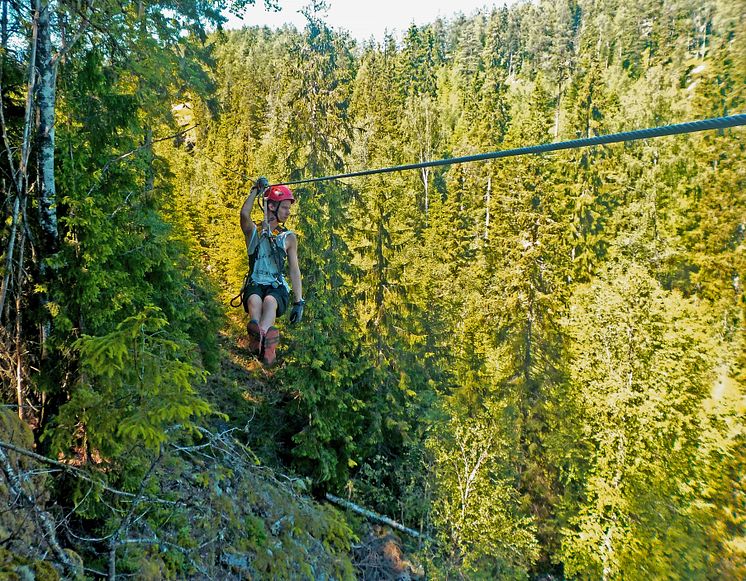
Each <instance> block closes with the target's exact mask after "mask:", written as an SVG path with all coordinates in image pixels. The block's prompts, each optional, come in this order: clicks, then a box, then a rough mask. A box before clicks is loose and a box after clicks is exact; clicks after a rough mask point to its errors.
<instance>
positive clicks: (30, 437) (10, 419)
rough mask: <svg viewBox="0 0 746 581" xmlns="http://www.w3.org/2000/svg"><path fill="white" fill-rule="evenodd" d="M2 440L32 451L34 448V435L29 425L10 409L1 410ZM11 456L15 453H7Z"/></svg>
mask: <svg viewBox="0 0 746 581" xmlns="http://www.w3.org/2000/svg"><path fill="white" fill-rule="evenodd" d="M0 439H1V440H3V441H4V442H8V443H9V444H13V445H15V446H18V447H19V448H26V449H27V450H30V449H31V448H33V447H34V434H33V433H32V432H31V428H30V427H29V425H28V424H27V423H26V422H24V421H23V420H21V419H20V418H19V417H18V414H16V413H15V412H13V411H11V410H9V409H8V408H0ZM6 453H7V454H8V455H9V456H10V455H13V454H14V453H13V452H6Z"/></svg>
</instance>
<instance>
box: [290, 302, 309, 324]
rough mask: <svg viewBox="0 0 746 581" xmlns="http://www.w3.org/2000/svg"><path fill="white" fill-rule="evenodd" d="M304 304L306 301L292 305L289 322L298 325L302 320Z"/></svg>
mask: <svg viewBox="0 0 746 581" xmlns="http://www.w3.org/2000/svg"><path fill="white" fill-rule="evenodd" d="M305 304H306V301H304V300H302V299H301V300H299V301H298V302H297V303H293V309H292V310H291V311H290V322H291V323H293V324H295V323H300V321H301V319H302V318H303V305H305Z"/></svg>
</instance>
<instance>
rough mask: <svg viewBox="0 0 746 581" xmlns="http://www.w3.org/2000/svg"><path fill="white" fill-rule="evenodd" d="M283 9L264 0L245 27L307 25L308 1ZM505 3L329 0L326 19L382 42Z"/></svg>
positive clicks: (234, 24) (288, 0)
mask: <svg viewBox="0 0 746 581" xmlns="http://www.w3.org/2000/svg"><path fill="white" fill-rule="evenodd" d="M276 1H277V3H278V4H279V5H280V6H281V7H282V10H281V11H280V12H271V11H267V10H266V8H265V7H264V0H256V4H254V5H253V6H249V7H247V8H246V11H245V13H244V15H243V24H245V25H246V26H265V25H266V26H269V27H270V28H278V27H280V26H282V25H283V24H284V23H286V22H289V23H291V24H294V25H295V27H296V28H298V29H302V28H303V27H304V26H305V22H306V21H305V18H304V17H303V16H302V15H301V14H300V10H301V8H303V7H304V6H306V5H307V4H308V3H309V0H276ZM506 3H509V2H507V1H506V0H499V1H495V0H458V1H454V0H327V4H328V6H329V10H328V11H327V17H326V18H324V20H325V21H326V22H327V24H329V26H331V27H332V28H334V29H335V30H340V29H344V30H347V31H348V32H350V34H351V36H352V37H353V38H355V39H357V40H359V41H364V40H368V39H370V38H371V37H373V38H375V40H377V41H379V42H380V41H381V40H383V36H384V32H385V31H386V30H388V31H389V32H390V33H393V34H394V35H395V36H396V37H397V38H401V37H402V33H403V32H405V31H406V30H407V28H409V26H410V25H411V24H412V23H414V24H417V25H418V26H420V25H423V24H428V23H430V22H433V21H434V20H435V19H436V18H438V17H439V16H440V17H443V18H446V19H450V18H452V17H453V16H454V15H455V14H457V13H459V12H461V13H463V14H464V15H466V16H470V15H472V14H473V13H474V12H475V11H476V10H478V9H480V8H484V7H488V8H491V7H492V6H494V5H498V6H502V5H503V4H506ZM241 26H242V22H241V21H238V20H237V19H236V18H235V17H231V19H230V21H229V23H228V24H227V25H226V27H227V28H240V27H241Z"/></svg>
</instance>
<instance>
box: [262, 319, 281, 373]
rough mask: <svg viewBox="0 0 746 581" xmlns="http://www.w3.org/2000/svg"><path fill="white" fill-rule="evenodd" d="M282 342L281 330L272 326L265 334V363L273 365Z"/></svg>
mask: <svg viewBox="0 0 746 581" xmlns="http://www.w3.org/2000/svg"><path fill="white" fill-rule="evenodd" d="M279 342H280V330H279V329H278V328H277V327H270V328H269V329H267V332H266V333H265V334H264V356H263V357H262V362H263V363H264V365H272V364H273V363H274V362H275V357H276V356H277V353H275V350H276V349H277V345H278V343H279Z"/></svg>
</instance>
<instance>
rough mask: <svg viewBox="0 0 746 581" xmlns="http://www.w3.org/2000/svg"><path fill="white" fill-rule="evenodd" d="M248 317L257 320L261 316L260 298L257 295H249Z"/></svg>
mask: <svg viewBox="0 0 746 581" xmlns="http://www.w3.org/2000/svg"><path fill="white" fill-rule="evenodd" d="M249 317H251V318H252V319H254V320H255V321H257V322H258V321H260V320H261V318H262V299H261V298H260V297H259V295H251V296H250V297H249Z"/></svg>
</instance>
